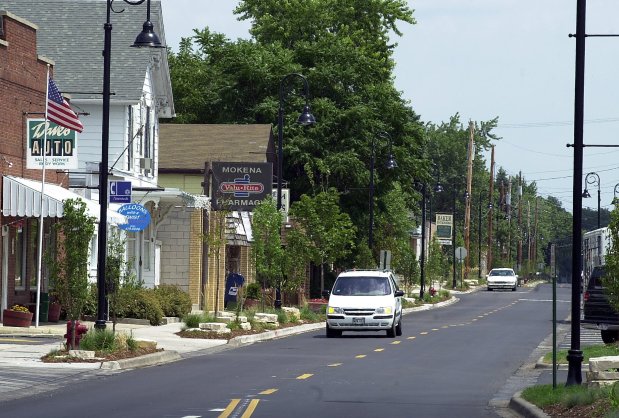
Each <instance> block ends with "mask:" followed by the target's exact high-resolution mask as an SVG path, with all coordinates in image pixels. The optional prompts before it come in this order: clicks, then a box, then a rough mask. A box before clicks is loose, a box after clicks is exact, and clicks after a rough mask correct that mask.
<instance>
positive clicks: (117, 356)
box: [41, 348, 163, 363]
mask: <svg viewBox="0 0 619 418" xmlns="http://www.w3.org/2000/svg"><path fill="white" fill-rule="evenodd" d="M158 351H163V348H138V349H137V350H133V351H132V350H122V351H116V352H114V353H104V352H100V351H97V352H96V353H95V357H97V358H96V359H81V358H77V357H71V356H69V352H68V351H66V350H60V351H56V352H54V354H47V355H45V356H43V357H42V358H41V361H43V363H100V362H102V361H115V360H123V359H126V358H133V357H140V356H143V355H146V354H152V353H156V352H158ZM63 356H66V357H63Z"/></svg>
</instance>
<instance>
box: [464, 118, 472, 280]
mask: <svg viewBox="0 0 619 418" xmlns="http://www.w3.org/2000/svg"><path fill="white" fill-rule="evenodd" d="M469 133H470V135H469V147H468V161H467V172H466V192H467V196H468V198H467V199H466V201H465V207H464V208H465V210H464V246H465V248H466V252H467V254H471V245H470V244H471V197H472V194H471V193H472V190H471V189H472V183H473V155H474V151H473V147H474V146H475V142H474V139H473V137H474V134H475V125H474V124H473V121H469ZM470 259H471V257H470V255H469V256H468V257H465V267H464V278H465V279H468V278H469V271H470V269H471V263H470Z"/></svg>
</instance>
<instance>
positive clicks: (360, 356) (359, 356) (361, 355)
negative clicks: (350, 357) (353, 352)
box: [355, 354, 366, 358]
mask: <svg viewBox="0 0 619 418" xmlns="http://www.w3.org/2000/svg"><path fill="white" fill-rule="evenodd" d="M364 357H366V355H365V354H359V355H358V356H355V358H364Z"/></svg>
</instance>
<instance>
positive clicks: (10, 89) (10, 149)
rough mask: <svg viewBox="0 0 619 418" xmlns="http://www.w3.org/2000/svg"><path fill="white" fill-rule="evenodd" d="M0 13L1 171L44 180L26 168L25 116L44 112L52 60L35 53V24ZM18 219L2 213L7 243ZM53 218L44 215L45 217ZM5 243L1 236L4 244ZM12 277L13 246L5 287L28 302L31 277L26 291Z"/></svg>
mask: <svg viewBox="0 0 619 418" xmlns="http://www.w3.org/2000/svg"><path fill="white" fill-rule="evenodd" d="M0 19H2V20H3V26H4V37H3V38H2V39H0V176H5V175H13V176H18V177H23V178H27V179H33V180H41V178H42V171H41V170H29V169H27V168H26V154H25V143H26V119H27V118H28V117H30V118H42V117H43V115H41V114H36V113H37V112H39V113H42V112H44V111H45V91H46V85H47V80H46V74H47V65H48V63H50V64H53V62H52V61H51V60H49V59H46V58H43V57H39V56H38V55H37V33H36V26H35V25H33V24H32V23H30V22H28V21H26V20H24V19H21V18H20V17H18V16H15V15H13V14H11V13H1V14H0ZM50 58H53V57H50ZM50 71H51V73H52V74H53V67H50ZM28 113H29V114H30V115H29V116H28V115H27V114H28ZM33 113H35V114H33ZM9 163H10V164H9ZM9 165H10V167H9ZM45 176H46V182H49V183H56V184H62V185H63V186H65V187H67V186H68V177H67V176H66V175H64V174H63V173H60V174H59V173H56V171H55V170H46V175H45ZM1 196H2V182H1V181H0V197H1ZM17 221H19V219H16V218H11V217H5V216H2V217H1V218H0V223H1V224H2V225H5V226H6V225H8V226H9V231H8V244H9V249H10V248H11V244H12V242H13V241H14V239H15V233H16V231H17ZM49 221H50V220H49V219H48V220H46V223H47V222H49ZM1 243H2V240H0V245H1ZM1 250H4V249H1ZM7 250H8V249H7ZM0 254H1V251H0ZM0 268H7V266H1V267H0ZM0 277H2V276H1V272H0ZM14 278H15V261H14V254H13V253H12V252H9V265H8V292H7V297H8V301H7V302H8V305H9V306H10V305H12V304H13V303H26V302H27V301H29V298H30V294H29V293H30V292H29V289H28V285H30V283H26V285H27V286H26V289H25V290H24V291H17V292H16V290H15V282H14Z"/></svg>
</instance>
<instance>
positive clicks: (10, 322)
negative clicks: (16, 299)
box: [2, 309, 32, 327]
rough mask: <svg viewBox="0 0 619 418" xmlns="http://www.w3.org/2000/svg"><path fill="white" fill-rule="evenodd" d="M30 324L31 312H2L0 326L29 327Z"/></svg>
mask: <svg viewBox="0 0 619 418" xmlns="http://www.w3.org/2000/svg"><path fill="white" fill-rule="evenodd" d="M30 324H32V312H17V311H10V310H8V309H5V310H4V311H2V325H4V326H5V327H29V326H30Z"/></svg>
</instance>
